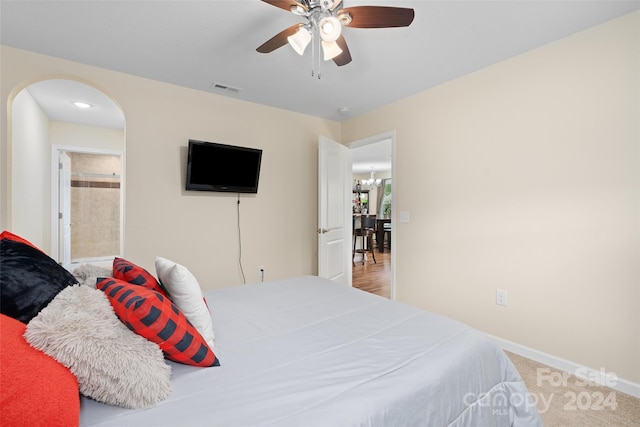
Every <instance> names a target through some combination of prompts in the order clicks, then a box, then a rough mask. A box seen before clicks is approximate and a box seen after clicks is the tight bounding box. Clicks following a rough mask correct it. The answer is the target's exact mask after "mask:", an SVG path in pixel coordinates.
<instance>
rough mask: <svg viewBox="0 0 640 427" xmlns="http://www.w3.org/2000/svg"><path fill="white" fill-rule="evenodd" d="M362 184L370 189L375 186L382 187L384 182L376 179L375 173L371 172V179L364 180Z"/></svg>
mask: <svg viewBox="0 0 640 427" xmlns="http://www.w3.org/2000/svg"><path fill="white" fill-rule="evenodd" d="M362 183H363V184H364V185H368V186H369V187H371V186H372V185H375V186H376V187H380V186H381V185H382V180H381V179H380V178H378V179H376V178H375V172H374V171H371V178H369V179H363V180H362Z"/></svg>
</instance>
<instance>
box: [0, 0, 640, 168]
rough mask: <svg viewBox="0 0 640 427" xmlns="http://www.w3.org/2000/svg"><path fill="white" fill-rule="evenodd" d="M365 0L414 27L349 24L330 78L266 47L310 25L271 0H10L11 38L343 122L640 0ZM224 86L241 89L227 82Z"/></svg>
mask: <svg viewBox="0 0 640 427" xmlns="http://www.w3.org/2000/svg"><path fill="white" fill-rule="evenodd" d="M360 5H377V6H397V7H410V8H413V9H414V10H415V19H414V21H413V23H412V24H411V26H409V27H407V28H388V29H358V28H344V30H343V35H344V37H345V39H346V41H347V43H348V46H349V50H350V52H351V56H352V58H353V61H352V62H351V63H350V64H347V65H345V66H343V67H337V66H336V65H335V64H334V63H333V62H332V61H328V62H323V63H322V65H321V70H320V71H321V75H322V78H321V79H317V78H315V77H312V76H311V67H312V64H311V55H310V53H311V52H310V50H309V49H308V50H307V52H306V54H305V55H304V56H299V55H297V54H296V53H295V52H294V51H293V49H291V48H290V47H289V46H283V47H281V48H279V49H277V50H276V51H274V52H272V53H269V54H261V53H258V52H256V50H255V49H256V48H257V47H258V46H259V45H261V44H262V43H263V42H265V41H266V40H268V39H269V38H271V37H272V36H274V35H275V34H277V33H278V32H280V31H281V30H283V29H285V28H287V27H290V26H291V25H293V24H295V23H298V22H302V20H301V18H300V17H298V16H296V15H294V14H293V13H289V12H287V11H285V10H283V9H280V8H277V7H274V6H272V5H269V4H267V3H264V2H262V1H260V0H229V1H227V0H198V1H190V0H179V1H171V0H162V1H160V0H137V1H132V0H119V1H116V0H83V1H69V0H46V1H24V0H0V41H1V43H2V44H4V45H7V46H11V47H15V48H19V49H25V50H29V51H34V52H39V53H42V54H46V55H51V56H56V57H60V58H65V59H69V60H72V61H76V62H80V63H84V64H89V65H95V66H98V67H102V68H106V69H111V70H115V71H120V72H124V73H128V74H133V75H137V76H141V77H146V78H150V79H154V80H160V81H164V82H169V83H173V84H176V85H180V86H185V87H189V88H193V89H197V90H203V91H207V92H213V93H218V94H221V95H224V96H231V97H234V98H238V99H242V100H246V101H250V102H256V103H259V104H264V105H270V106H273V107H277V108H282V109H285V110H290V111H295V112H299V113H302V114H308V115H313V116H317V117H321V118H325V119H330V120H337V121H342V120H345V119H348V118H351V117H355V116H358V115H360V114H363V113H365V112H367V111H370V110H373V109H375V108H378V107H381V106H383V105H386V104H389V103H391V102H393V101H396V100H399V99H401V98H404V97H407V96H409V95H412V94H415V93H418V92H421V91H423V90H426V89H428V88H430V87H433V86H436V85H438V84H441V83H444V82H446V81H449V80H452V79H455V78H457V77H460V76H462V75H465V74H468V73H471V72H473V71H475V70H478V69H481V68H483V67H486V66H489V65H491V64H494V63H496V62H499V61H502V60H505V59H507V58H510V57H513V56H515V55H518V54H521V53H523V52H526V51H528V50H531V49H534V48H536V47H538V46H541V45H544V44H547V43H550V42H553V41H554V40H557V39H560V38H563V37H566V36H568V35H570V34H573V33H575V32H578V31H581V30H583V29H586V28H589V27H591V26H593V25H597V24H599V23H602V22H605V21H607V20H610V19H613V18H616V17H618V16H621V15H623V14H626V13H629V12H631V11H634V10H637V9H638V8H640V0H553V1H550V0H488V1H485V0H469V1H462V0H422V1H415V0H414V1H410V0H409V1H407V0H345V4H344V6H345V7H353V6H360ZM215 84H220V85H223V86H230V87H233V88H238V89H240V92H239V93H231V92H227V91H221V90H218V89H215V88H214V86H215ZM44 90H45V88H43V91H44ZM34 96H35V95H34ZM38 102H40V101H39V100H38ZM168 102H169V101H168ZM341 108H347V109H348V110H349V111H348V112H347V113H341V112H340V111H339V110H340V109H341ZM367 169H368V168H367Z"/></svg>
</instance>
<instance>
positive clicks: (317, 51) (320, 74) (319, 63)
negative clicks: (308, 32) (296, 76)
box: [316, 37, 322, 80]
mask: <svg viewBox="0 0 640 427" xmlns="http://www.w3.org/2000/svg"><path fill="white" fill-rule="evenodd" d="M316 53H317V55H318V56H317V58H318V59H317V61H318V80H320V79H321V78H322V73H321V72H320V68H321V67H322V49H320V37H318V44H317V49H316Z"/></svg>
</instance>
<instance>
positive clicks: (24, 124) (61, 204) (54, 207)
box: [9, 78, 125, 269]
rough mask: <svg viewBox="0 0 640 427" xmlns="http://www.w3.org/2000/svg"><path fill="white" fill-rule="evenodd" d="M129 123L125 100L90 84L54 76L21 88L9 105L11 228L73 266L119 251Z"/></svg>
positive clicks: (121, 244) (104, 257)
mask: <svg viewBox="0 0 640 427" xmlns="http://www.w3.org/2000/svg"><path fill="white" fill-rule="evenodd" d="M78 103H84V104H78ZM124 128H125V120H124V114H123V113H122V110H121V109H120V107H119V106H118V105H117V104H116V103H115V102H114V101H113V100H112V99H111V98H110V97H109V96H107V95H106V94H104V93H103V92H102V91H100V90H98V89H96V88H95V87H94V86H92V85H90V84H87V83H84V82H80V81H76V80H72V79H64V78H56V79H47V80H42V81H38V82H35V83H31V84H29V85H27V86H25V87H24V88H23V89H22V90H20V91H19V92H18V93H17V94H16V95H15V97H13V99H12V104H11V136H10V152H11V158H10V162H11V174H10V180H9V184H10V208H9V209H10V212H9V221H10V227H11V229H12V231H13V232H15V233H17V234H19V235H22V236H24V237H25V238H27V239H29V240H30V241H32V242H33V243H34V244H36V245H37V246H39V247H40V248H42V249H43V250H44V251H46V252H47V253H48V254H49V255H50V256H51V257H52V258H54V259H56V260H57V261H58V262H60V263H61V264H63V265H64V266H65V267H66V268H69V269H71V268H72V266H73V265H74V264H78V263H80V262H87V261H91V262H100V261H108V260H111V259H113V257H114V256H119V255H121V254H122V250H123V245H124V242H123V239H122V237H123V227H122V220H123V213H124V204H123V202H124V197H123V189H124V167H123V166H124V152H125V134H124V132H125V131H124Z"/></svg>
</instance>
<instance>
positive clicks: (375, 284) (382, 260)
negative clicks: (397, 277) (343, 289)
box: [352, 249, 391, 298]
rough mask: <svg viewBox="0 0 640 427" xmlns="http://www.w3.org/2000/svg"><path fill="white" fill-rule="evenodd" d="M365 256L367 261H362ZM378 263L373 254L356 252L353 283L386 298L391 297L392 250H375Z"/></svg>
mask: <svg viewBox="0 0 640 427" xmlns="http://www.w3.org/2000/svg"><path fill="white" fill-rule="evenodd" d="M363 256H364V258H365V261H364V263H363V262H362V257H363ZM375 256H376V261H377V262H376V263H374V262H373V258H372V257H371V254H366V255H363V254H356V257H355V259H354V262H355V266H353V273H352V274H353V276H352V283H353V287H354V288H358V289H362V290H363V291H367V292H371V293H374V294H376V295H380V296H383V297H385V298H390V297H391V251H390V250H389V249H385V251H384V253H380V252H378V250H377V249H376V251H375Z"/></svg>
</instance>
